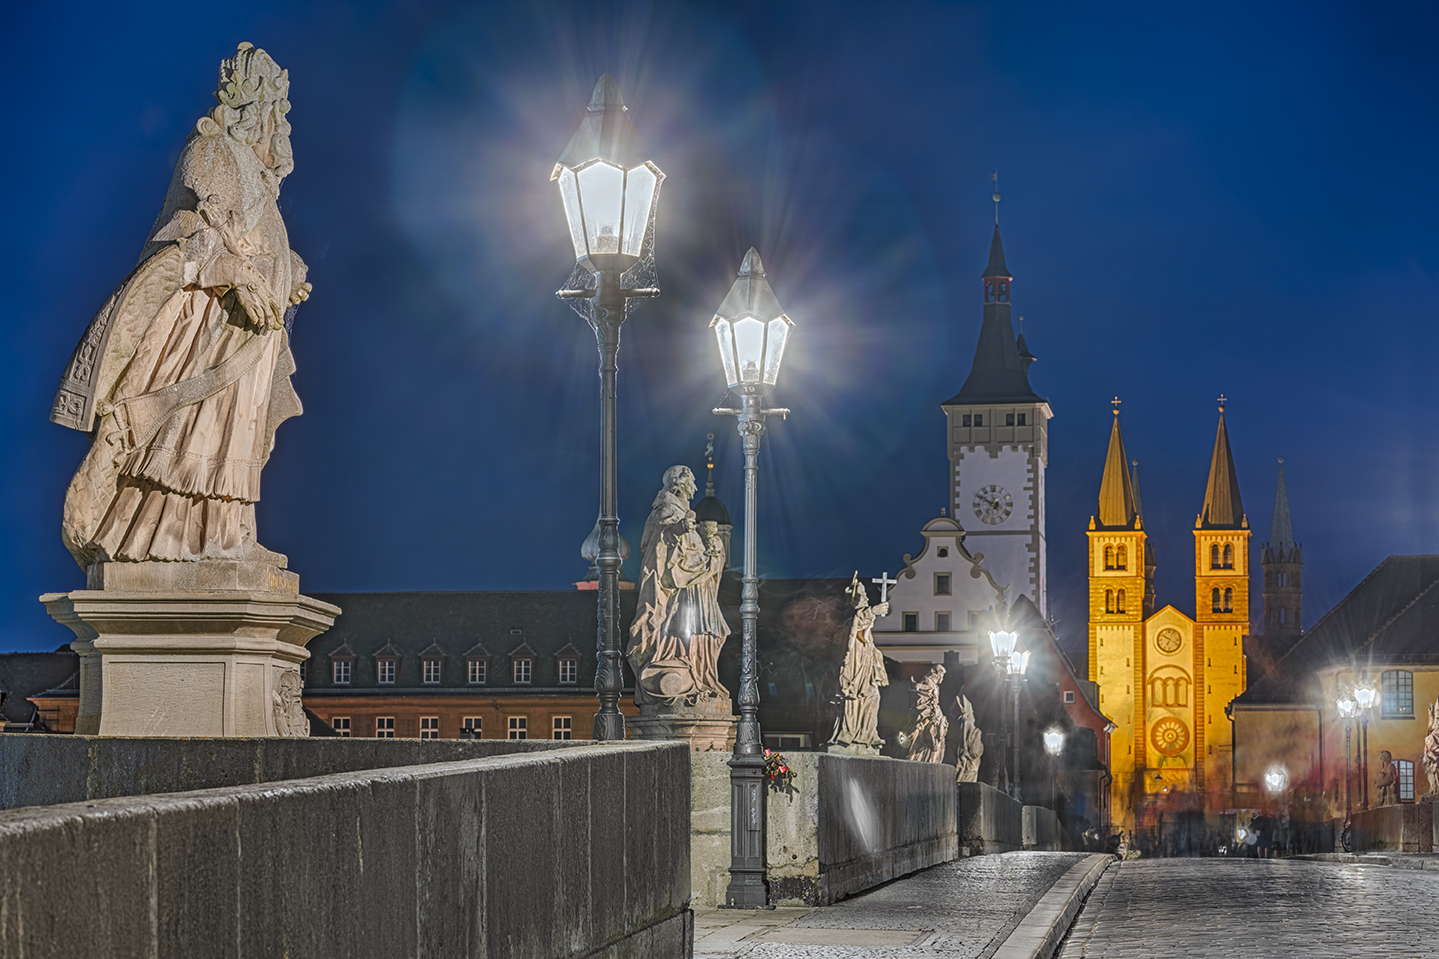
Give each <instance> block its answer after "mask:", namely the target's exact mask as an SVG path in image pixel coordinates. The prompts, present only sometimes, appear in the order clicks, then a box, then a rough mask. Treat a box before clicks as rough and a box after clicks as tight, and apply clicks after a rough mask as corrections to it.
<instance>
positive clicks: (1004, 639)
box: [989, 629, 1019, 795]
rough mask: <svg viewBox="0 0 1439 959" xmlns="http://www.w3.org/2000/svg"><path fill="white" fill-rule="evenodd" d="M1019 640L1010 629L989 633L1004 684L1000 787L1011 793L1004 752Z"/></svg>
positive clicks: (1000, 737) (1000, 743)
mask: <svg viewBox="0 0 1439 959" xmlns="http://www.w3.org/2000/svg"><path fill="white" fill-rule="evenodd" d="M1018 641H1019V634H1018V633H1014V632H1010V631H1009V630H1004V629H999V630H995V631H993V632H991V633H990V634H989V648H990V651H991V652H993V653H994V671H995V673H996V674H997V675H998V676H999V680H1000V682H1002V683H1003V684H1004V697H1003V698H1002V699H1001V700H1000V703H999V749H1000V752H999V756H1000V759H999V788H1000V789H1001V790H1003V791H1004V792H1006V793H1009V794H1011V795H1012V794H1013V792H1014V789H1013V786H1012V785H1011V782H1010V778H1009V764H1008V763H1007V762H1005V755H1004V752H1005V747H1007V746H1008V745H1009V659H1010V657H1011V656H1012V655H1014V644H1015V643H1016V642H1018ZM1015 772H1018V770H1017V769H1016V770H1015Z"/></svg>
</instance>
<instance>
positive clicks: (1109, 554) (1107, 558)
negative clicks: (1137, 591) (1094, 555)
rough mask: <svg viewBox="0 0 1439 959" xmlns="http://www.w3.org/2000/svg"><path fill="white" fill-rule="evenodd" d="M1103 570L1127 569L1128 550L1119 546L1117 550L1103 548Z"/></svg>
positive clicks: (1107, 547)
mask: <svg viewBox="0 0 1439 959" xmlns="http://www.w3.org/2000/svg"><path fill="white" fill-rule="evenodd" d="M1104 568H1105V569H1128V568H1129V550H1128V549H1126V548H1125V547H1123V546H1120V547H1119V548H1118V549H1116V548H1115V547H1113V546H1106V547H1104Z"/></svg>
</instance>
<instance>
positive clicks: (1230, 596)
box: [1224, 586, 1234, 613]
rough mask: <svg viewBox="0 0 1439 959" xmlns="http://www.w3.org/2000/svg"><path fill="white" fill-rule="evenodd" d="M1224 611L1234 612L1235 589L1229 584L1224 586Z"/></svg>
mask: <svg viewBox="0 0 1439 959" xmlns="http://www.w3.org/2000/svg"><path fill="white" fill-rule="evenodd" d="M1224 611H1225V612H1226V613H1232V612H1234V590H1233V589H1232V588H1231V587H1228V586H1226V587H1225V588H1224Z"/></svg>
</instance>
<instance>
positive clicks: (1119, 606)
mask: <svg viewBox="0 0 1439 959" xmlns="http://www.w3.org/2000/svg"><path fill="white" fill-rule="evenodd" d="M1114 611H1115V612H1116V613H1122V612H1124V590H1122V589H1121V590H1120V591H1119V592H1117V593H1115V594H1114Z"/></svg>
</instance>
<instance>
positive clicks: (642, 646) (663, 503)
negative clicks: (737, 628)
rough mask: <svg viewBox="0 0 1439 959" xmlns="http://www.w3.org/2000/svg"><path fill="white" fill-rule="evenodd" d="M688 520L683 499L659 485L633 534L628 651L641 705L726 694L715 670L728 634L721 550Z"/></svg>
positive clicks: (687, 510) (726, 696)
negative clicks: (633, 600) (640, 529)
mask: <svg viewBox="0 0 1439 959" xmlns="http://www.w3.org/2000/svg"><path fill="white" fill-rule="evenodd" d="M690 525H691V524H690V514H689V506H688V504H687V503H686V502H685V501H684V500H682V499H681V498H680V497H678V496H676V495H675V494H674V493H671V492H670V491H668V490H662V491H661V492H660V494H659V495H658V496H657V497H655V502H654V506H653V508H652V509H651V511H650V515H649V519H648V520H646V521H645V530H644V534H643V536H642V537H641V539H640V555H641V557H642V559H641V577H640V586H639V597H638V598H639V604H638V609H637V612H636V614H635V621H634V624H633V625H632V626H631V627H630V647H629V650H628V653H627V654H628V657H629V660H630V666H631V668H632V669H634V671H635V701H636V702H637V703H639V704H640V705H647V704H665V705H677V704H680V703H682V702H689V703H690V704H693V703H694V702H696V701H698V700H699V699H719V700H728V699H729V691H728V690H727V689H725V688H724V687H723V686H722V685H720V682H719V672H718V660H719V651H720V648H721V647H722V646H723V645H724V641H725V639H726V637H728V635H729V626H728V625H727V624H726V623H725V620H724V615H723V614H722V612H721V611H720V608H719V578H720V575H721V574H722V573H723V570H724V556H723V553H722V552H720V551H718V550H712V549H711V548H710V547H709V546H708V545H707V544H706V542H705V541H704V540H703V539H702V538H701V537H700V535H699V533H698V532H696V531H695V530H694V529H692V528H690Z"/></svg>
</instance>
